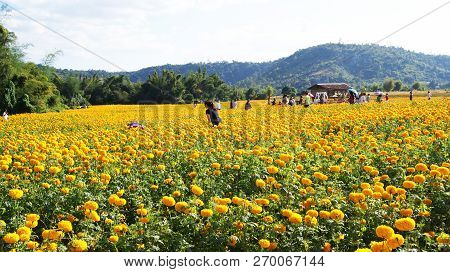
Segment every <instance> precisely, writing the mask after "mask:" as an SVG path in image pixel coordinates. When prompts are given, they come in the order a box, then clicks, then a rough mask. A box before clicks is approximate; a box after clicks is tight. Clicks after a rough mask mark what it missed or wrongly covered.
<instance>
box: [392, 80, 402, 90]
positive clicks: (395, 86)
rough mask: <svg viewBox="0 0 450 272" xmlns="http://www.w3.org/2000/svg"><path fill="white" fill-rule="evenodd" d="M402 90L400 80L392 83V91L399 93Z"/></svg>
mask: <svg viewBox="0 0 450 272" xmlns="http://www.w3.org/2000/svg"><path fill="white" fill-rule="evenodd" d="M402 89H403V83H402V81H401V80H396V81H395V82H394V91H401V90H402Z"/></svg>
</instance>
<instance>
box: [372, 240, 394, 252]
mask: <svg viewBox="0 0 450 272" xmlns="http://www.w3.org/2000/svg"><path fill="white" fill-rule="evenodd" d="M370 245H371V247H370V249H371V250H372V251H373V252H390V251H391V248H390V247H389V246H388V244H387V242H372V243H371V244H370Z"/></svg>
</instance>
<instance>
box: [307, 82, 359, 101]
mask: <svg viewBox="0 0 450 272" xmlns="http://www.w3.org/2000/svg"><path fill="white" fill-rule="evenodd" d="M348 88H350V86H349V85H348V84H346V83H318V84H314V85H312V86H311V87H309V88H308V90H309V91H311V93H312V94H313V95H314V96H315V95H316V93H322V92H326V93H327V94H328V97H329V98H337V97H343V96H345V94H346V93H347V90H348Z"/></svg>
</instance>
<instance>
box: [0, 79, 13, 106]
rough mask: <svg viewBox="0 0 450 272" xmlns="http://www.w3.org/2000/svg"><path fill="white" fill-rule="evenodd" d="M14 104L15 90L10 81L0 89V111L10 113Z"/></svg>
mask: <svg viewBox="0 0 450 272" xmlns="http://www.w3.org/2000/svg"><path fill="white" fill-rule="evenodd" d="M15 104H16V88H15V86H14V83H13V82H12V81H9V84H8V85H7V86H5V87H4V88H2V89H0V109H2V110H3V109H6V110H9V111H12V109H13V108H14V105H15Z"/></svg>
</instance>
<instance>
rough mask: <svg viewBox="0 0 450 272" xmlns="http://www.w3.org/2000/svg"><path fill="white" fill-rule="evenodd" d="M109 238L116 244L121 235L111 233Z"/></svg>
mask: <svg viewBox="0 0 450 272" xmlns="http://www.w3.org/2000/svg"><path fill="white" fill-rule="evenodd" d="M108 240H109V241H110V242H111V243H113V244H115V243H117V242H118V241H119V236H117V235H111V236H109V238H108Z"/></svg>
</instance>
